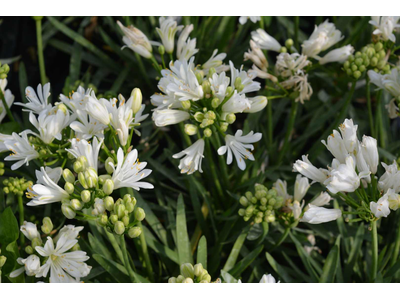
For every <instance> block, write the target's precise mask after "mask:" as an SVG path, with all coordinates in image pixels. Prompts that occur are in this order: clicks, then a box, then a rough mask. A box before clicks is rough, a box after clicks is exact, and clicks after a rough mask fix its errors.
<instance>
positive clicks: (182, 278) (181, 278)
mask: <svg viewBox="0 0 400 300" xmlns="http://www.w3.org/2000/svg"><path fill="white" fill-rule="evenodd" d="M184 280H185V277H183V276H182V275H179V276H178V277H176V282H177V283H182V282H183V281H184Z"/></svg>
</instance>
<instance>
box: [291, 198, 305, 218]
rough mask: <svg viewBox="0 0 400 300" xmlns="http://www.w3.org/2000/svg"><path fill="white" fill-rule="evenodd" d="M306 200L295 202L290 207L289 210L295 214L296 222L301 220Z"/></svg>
mask: <svg viewBox="0 0 400 300" xmlns="http://www.w3.org/2000/svg"><path fill="white" fill-rule="evenodd" d="M304 204H305V202H304V200H303V201H301V203H300V202H299V201H293V204H290V205H288V208H289V209H290V210H291V211H292V213H293V218H294V219H295V220H298V219H300V216H301V213H302V212H303V207H304Z"/></svg>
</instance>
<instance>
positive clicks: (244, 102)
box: [222, 91, 251, 114]
mask: <svg viewBox="0 0 400 300" xmlns="http://www.w3.org/2000/svg"><path fill="white" fill-rule="evenodd" d="M250 108H251V104H250V101H249V99H247V98H246V95H244V94H239V93H238V92H237V91H235V92H234V94H233V95H232V97H230V98H229V100H228V101H226V102H225V104H224V105H222V111H223V112H224V113H233V114H236V113H242V112H244V111H245V110H246V109H247V110H249V109H250Z"/></svg>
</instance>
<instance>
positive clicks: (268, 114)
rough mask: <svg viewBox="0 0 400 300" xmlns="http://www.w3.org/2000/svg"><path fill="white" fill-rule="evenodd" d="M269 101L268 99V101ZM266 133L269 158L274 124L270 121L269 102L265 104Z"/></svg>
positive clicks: (270, 103) (270, 107) (270, 104)
mask: <svg viewBox="0 0 400 300" xmlns="http://www.w3.org/2000/svg"><path fill="white" fill-rule="evenodd" d="M269 100H270V99H269ZM267 119H268V120H267V127H268V129H267V133H268V139H267V141H268V145H267V148H268V150H269V151H268V152H269V156H271V154H272V143H273V138H274V137H273V135H274V122H273V119H272V102H271V101H269V103H268V104H267Z"/></svg>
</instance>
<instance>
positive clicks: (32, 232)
mask: <svg viewBox="0 0 400 300" xmlns="http://www.w3.org/2000/svg"><path fill="white" fill-rule="evenodd" d="M20 230H21V232H22V233H23V234H24V236H26V238H27V239H28V240H30V241H32V240H33V239H34V238H37V239H39V240H42V239H41V237H40V233H39V231H38V230H37V227H36V224H33V223H31V222H27V221H24V224H23V225H21V229H20Z"/></svg>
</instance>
